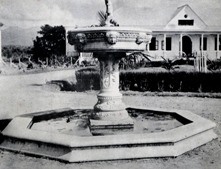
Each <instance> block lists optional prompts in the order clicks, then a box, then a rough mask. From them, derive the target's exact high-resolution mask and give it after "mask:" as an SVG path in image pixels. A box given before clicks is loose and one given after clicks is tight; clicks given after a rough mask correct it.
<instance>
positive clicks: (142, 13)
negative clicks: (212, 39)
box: [114, 4, 221, 32]
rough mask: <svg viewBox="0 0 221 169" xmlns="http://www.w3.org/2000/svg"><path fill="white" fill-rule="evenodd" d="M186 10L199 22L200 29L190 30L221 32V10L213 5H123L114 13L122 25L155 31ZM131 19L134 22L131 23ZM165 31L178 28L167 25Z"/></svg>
mask: <svg viewBox="0 0 221 169" xmlns="http://www.w3.org/2000/svg"><path fill="white" fill-rule="evenodd" d="M184 11H186V12H189V13H190V15H191V16H192V18H193V19H195V20H197V23H198V30H196V28H194V29H192V30H191V28H190V29H188V31H204V32H208V31H212V32H221V10H220V8H215V7H213V6H212V7H207V8H200V7H197V6H195V5H193V7H190V5H189V4H185V5H182V6H178V7H177V6H175V5H168V6H167V5H165V6H157V7H154V8H142V7H141V8H132V7H123V8H121V9H119V10H118V11H116V12H115V13H114V19H115V18H116V20H117V21H118V23H119V24H120V26H131V25H136V26H139V27H145V28H149V29H151V30H153V31H162V30H165V29H166V27H167V25H168V23H170V22H171V21H172V20H173V19H174V18H176V17H177V18H179V17H180V15H181V13H183V12H184ZM126 16H127V17H126ZM131 20H132V21H133V23H131ZM165 31H177V30H176V29H174V28H172V27H171V29H168V27H167V29H166V30H165ZM179 31H181V32H182V31H186V29H185V28H184V29H183V30H182V29H179Z"/></svg>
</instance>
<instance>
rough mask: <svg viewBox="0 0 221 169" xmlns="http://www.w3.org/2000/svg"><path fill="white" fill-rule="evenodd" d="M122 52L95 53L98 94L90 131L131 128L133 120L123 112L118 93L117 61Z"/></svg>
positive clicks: (123, 106) (123, 105) (120, 95)
mask: <svg viewBox="0 0 221 169" xmlns="http://www.w3.org/2000/svg"><path fill="white" fill-rule="evenodd" d="M124 56H125V53H124V52H118V53H117V52H97V53H94V57H96V58H98V60H99V62H100V87H101V89H100V93H99V94H98V95H97V98H98V101H97V103H96V105H95V106H94V114H93V115H92V117H91V119H90V124H91V129H92V130H93V129H102V128H104V129H105V128H119V127H120V128H132V127H133V120H132V118H131V117H130V116H129V115H128V112H127V111H126V110H125V109H126V106H125V104H124V103H123V102H122V94H121V93H120V92H119V61H120V59H121V58H122V57H124Z"/></svg>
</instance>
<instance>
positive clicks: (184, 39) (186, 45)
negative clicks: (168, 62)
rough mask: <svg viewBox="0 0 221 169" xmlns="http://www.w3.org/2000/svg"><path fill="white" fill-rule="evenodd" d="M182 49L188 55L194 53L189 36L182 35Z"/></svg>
mask: <svg viewBox="0 0 221 169" xmlns="http://www.w3.org/2000/svg"><path fill="white" fill-rule="evenodd" d="M182 44H183V45H182V49H183V52H184V53H185V54H186V56H190V55H191V54H192V41H191V39H190V37H189V36H183V37H182Z"/></svg>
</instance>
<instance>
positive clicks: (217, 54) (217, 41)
mask: <svg viewBox="0 0 221 169" xmlns="http://www.w3.org/2000/svg"><path fill="white" fill-rule="evenodd" d="M216 58H217V59H218V58H219V34H217V39H216Z"/></svg>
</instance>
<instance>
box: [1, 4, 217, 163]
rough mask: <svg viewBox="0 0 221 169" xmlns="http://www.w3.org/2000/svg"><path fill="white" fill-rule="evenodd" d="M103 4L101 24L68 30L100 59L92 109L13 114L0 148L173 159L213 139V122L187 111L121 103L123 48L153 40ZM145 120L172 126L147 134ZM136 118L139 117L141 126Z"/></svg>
mask: <svg viewBox="0 0 221 169" xmlns="http://www.w3.org/2000/svg"><path fill="white" fill-rule="evenodd" d="M105 4H106V21H105V26H104V27H88V28H77V29H74V30H72V31H69V32H68V42H69V43H70V44H71V45H74V47H75V49H76V50H78V51H79V52H93V56H94V57H96V58H98V60H99V62H100V86H101V89H100V92H99V94H98V95H97V97H98V101H97V103H96V104H95V106H94V108H93V109H91V108H84V109H82V108H81V109H80V108H74V109H72V108H66V109H61V110H51V111H46V112H36V113H32V114H25V115H21V116H17V117H15V118H14V119H13V120H12V121H11V122H10V123H9V125H8V126H7V127H6V128H5V129H4V130H3V132H2V134H3V137H4V140H3V141H2V142H1V143H0V148H3V149H7V150H13V151H18V152H21V153H25V154H31V155H35V156H45V157H49V158H52V159H56V160H62V161H67V162H83V161H97V160H118V159H135V158H148V157H176V156H178V155H181V154H183V153H185V152H187V151H189V150H192V149H194V148H196V147H198V146H201V145H203V144H205V143H207V142H209V141H211V140H213V139H215V138H217V136H216V134H215V133H214V132H213V128H214V127H215V124H214V123H213V122H211V121H209V120H207V119H204V118H202V117H200V116H197V115H195V114H193V113H191V112H189V111H183V110H162V109H161V110H160V109H151V110H150V109H149V108H147V107H126V106H125V104H124V103H123V102H122V94H121V93H120V92H119V88H118V87H119V61H120V59H121V58H122V57H125V56H126V52H135V51H136V52H137V51H140V52H142V51H144V50H145V49H146V48H147V45H148V44H149V43H150V41H151V31H149V30H146V29H139V28H128V27H119V26H118V24H117V23H116V22H115V21H114V20H113V12H112V5H111V2H110V1H109V0H105ZM79 114H81V116H79ZM80 117H81V118H80ZM136 117H138V118H136ZM153 117H154V118H153ZM168 117H169V118H168ZM142 118H143V119H142ZM149 118H150V119H155V120H156V119H157V120H158V122H157V123H156V125H160V123H161V124H162V125H165V124H166V123H165V121H164V119H169V120H170V121H172V122H173V123H176V125H175V126H174V127H167V129H165V128H164V129H163V128H162V129H160V131H157V132H156V131H154V130H151V131H150V132H147V131H148V128H151V126H152V124H154V122H151V121H150V120H147V121H145V120H144V119H149ZM139 119H142V120H140V122H141V123H142V125H143V126H144V127H143V128H142V127H140V125H141V123H140V122H139V123H138V121H139ZM162 120H163V121H162ZM54 121H56V125H57V124H58V123H59V125H60V126H61V128H65V127H66V128H68V126H69V129H68V130H65V131H63V132H62V131H61V129H60V128H59V129H58V130H55V128H56V127H57V126H56V125H55V126H54V127H51V125H52V124H54ZM142 121H144V122H142ZM79 124H80V125H79ZM148 124H150V125H148ZM140 128H142V129H140ZM107 130H108V132H106V131H107ZM110 130H111V132H109V131H110ZM112 131H113V132H112ZM115 131H117V132H119V131H120V134H116V133H114V132H115ZM97 133H99V134H97ZM105 133H107V134H105ZM110 133H111V134H110Z"/></svg>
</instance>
